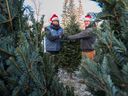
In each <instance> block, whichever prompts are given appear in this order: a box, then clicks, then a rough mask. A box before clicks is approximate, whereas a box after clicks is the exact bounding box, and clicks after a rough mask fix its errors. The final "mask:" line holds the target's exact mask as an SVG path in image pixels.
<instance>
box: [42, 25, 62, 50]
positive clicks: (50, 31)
mask: <svg viewBox="0 0 128 96" xmlns="http://www.w3.org/2000/svg"><path fill="white" fill-rule="evenodd" d="M45 32H46V37H45V39H44V40H45V46H46V51H47V52H56V51H60V49H61V42H60V37H61V36H62V35H63V29H62V28H61V27H58V28H56V27H55V28H54V26H48V27H46V28H45Z"/></svg>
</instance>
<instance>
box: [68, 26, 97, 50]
mask: <svg viewBox="0 0 128 96" xmlns="http://www.w3.org/2000/svg"><path fill="white" fill-rule="evenodd" d="M68 39H70V40H76V39H79V40H80V47H81V50H82V51H93V50H94V46H93V45H94V43H95V40H96V35H95V34H94V33H93V29H92V28H87V29H85V30H84V31H82V32H80V33H78V34H75V35H71V36H68Z"/></svg>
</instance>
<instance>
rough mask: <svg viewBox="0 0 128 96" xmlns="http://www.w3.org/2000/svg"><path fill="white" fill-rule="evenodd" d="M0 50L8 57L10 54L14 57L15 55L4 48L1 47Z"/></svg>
mask: <svg viewBox="0 0 128 96" xmlns="http://www.w3.org/2000/svg"><path fill="white" fill-rule="evenodd" d="M0 52H3V53H5V54H7V55H8V56H9V57H10V56H12V57H15V55H13V54H11V53H9V52H7V51H5V50H4V49H2V48H0Z"/></svg>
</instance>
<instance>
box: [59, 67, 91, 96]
mask: <svg viewBox="0 0 128 96" xmlns="http://www.w3.org/2000/svg"><path fill="white" fill-rule="evenodd" d="M78 74H79V71H75V72H74V73H73V75H72V77H73V78H72V79H71V78H70V75H69V73H67V72H66V71H65V70H64V69H59V72H58V77H59V78H60V82H62V83H63V84H64V85H68V86H69V87H74V93H75V95H76V96H93V95H92V94H91V93H90V92H89V91H87V90H88V88H87V86H86V84H85V82H84V80H83V79H81V78H80V76H79V75H78Z"/></svg>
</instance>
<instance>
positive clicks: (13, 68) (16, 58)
mask: <svg viewBox="0 0 128 96" xmlns="http://www.w3.org/2000/svg"><path fill="white" fill-rule="evenodd" d="M23 2H24V0H1V1H0V11H1V12H0V96H74V93H73V90H72V89H71V88H69V87H68V86H65V87H64V86H63V84H62V83H59V79H58V77H57V76H56V73H55V66H54V64H53V60H52V57H50V56H49V55H45V54H40V52H41V48H40V47H41V38H42V36H41V35H40V34H41V33H40V32H41V26H42V24H43V21H41V22H37V21H35V19H34V16H33V12H32V11H31V8H28V7H23ZM25 11H28V14H26V15H24V12H25ZM42 20H43V18H42ZM30 21H31V22H32V25H31V26H30V24H29V23H28V22H30ZM49 70H50V71H49Z"/></svg>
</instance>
